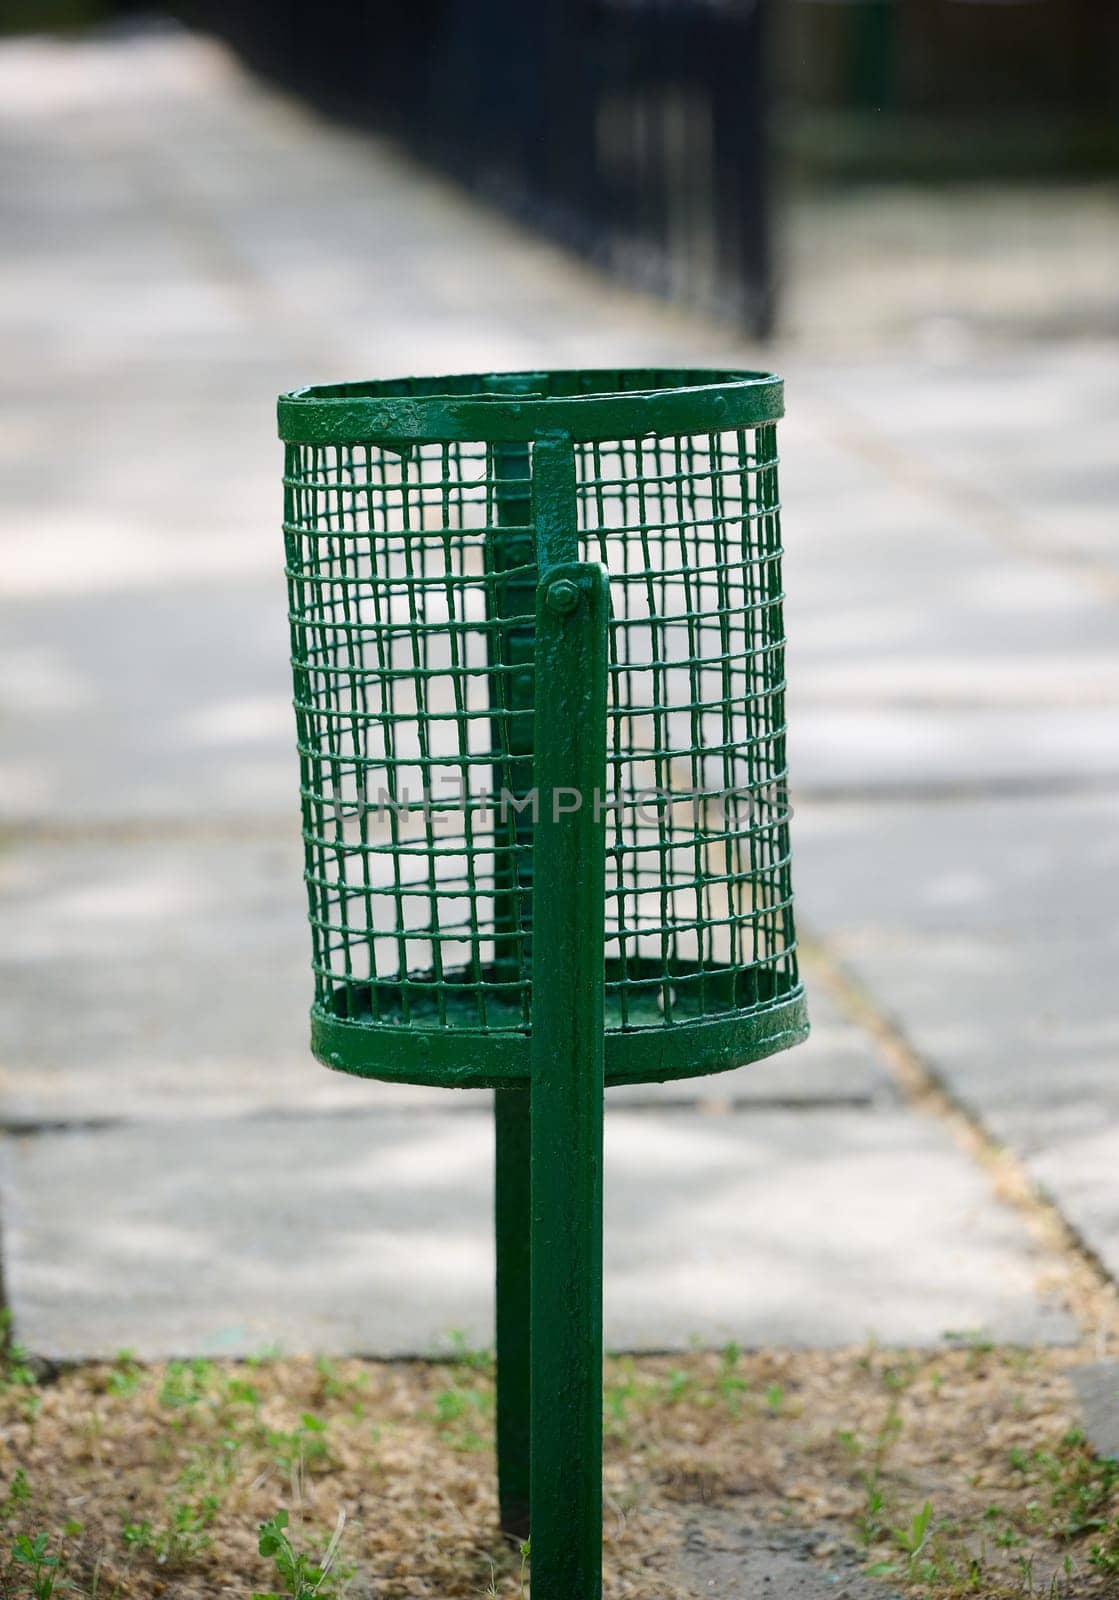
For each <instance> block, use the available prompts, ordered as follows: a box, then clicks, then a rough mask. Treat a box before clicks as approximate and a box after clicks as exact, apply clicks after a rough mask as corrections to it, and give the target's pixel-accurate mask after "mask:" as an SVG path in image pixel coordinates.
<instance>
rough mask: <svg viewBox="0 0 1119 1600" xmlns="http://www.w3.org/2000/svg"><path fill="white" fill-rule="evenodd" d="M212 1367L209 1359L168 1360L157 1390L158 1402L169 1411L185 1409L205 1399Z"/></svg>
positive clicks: (211, 1378) (212, 1370)
mask: <svg viewBox="0 0 1119 1600" xmlns="http://www.w3.org/2000/svg"><path fill="white" fill-rule="evenodd" d="M213 1375H214V1369H213V1366H212V1365H211V1363H210V1362H209V1361H204V1360H202V1359H201V1358H196V1359H195V1360H193V1361H169V1362H168V1363H167V1370H166V1372H165V1373H164V1376H163V1383H162V1385H161V1387H160V1391H159V1403H160V1405H161V1406H166V1407H167V1409H168V1410H170V1411H182V1410H187V1409H189V1408H190V1407H191V1406H196V1405H200V1404H201V1402H202V1401H203V1400H205V1399H206V1396H207V1393H208V1391H209V1389H210V1385H211V1382H212V1380H213Z"/></svg>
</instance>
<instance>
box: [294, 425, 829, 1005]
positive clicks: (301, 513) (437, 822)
mask: <svg viewBox="0 0 1119 1600" xmlns="http://www.w3.org/2000/svg"><path fill="white" fill-rule="evenodd" d="M574 451H575V460H576V473H577V515H578V527H579V542H580V553H581V557H582V558H583V559H587V560H596V561H601V562H602V563H603V565H604V566H605V567H606V569H607V571H608V573H609V576H610V595H611V609H612V617H611V622H610V638H609V660H610V672H609V704H608V718H609V720H608V729H609V733H608V749H607V752H606V756H607V792H606V793H605V794H604V795H603V796H602V797H600V803H601V804H602V805H604V806H605V808H606V817H607V860H606V883H607V888H606V894H607V904H606V919H607V945H606V960H607V965H606V994H607V1028H608V1031H616V1030H632V1029H658V1028H661V1029H664V1028H672V1027H674V1026H677V1025H679V1024H681V1023H688V1022H693V1021H696V1020H702V1019H705V1018H709V1017H715V1016H725V1015H727V1014H728V1013H735V1012H743V1013H745V1012H750V1011H752V1010H758V1009H760V1008H764V1007H767V1006H772V1005H774V1004H775V1003H777V1002H779V1001H781V1000H782V999H783V998H787V997H789V996H791V995H794V994H795V993H797V992H798V989H799V985H798V977H797V963H796V940H795V935H794V929H793V921H792V897H791V888H790V876H789V842H788V807H787V799H786V793H785V783H786V761H785V714H784V628H783V621H782V592H781V561H780V558H781V547H780V525H779V504H778V498H777V449H776V432H775V428H774V426H773V425H772V424H769V423H766V424H760V425H757V426H754V427H750V428H733V429H727V430H725V431H716V432H703V433H701V434H691V435H680V434H675V435H672V436H667V437H665V436H653V437H642V438H621V439H612V440H597V439H596V440H591V441H586V442H578V441H576V443H575V446H574ZM531 474H532V443H531V441H530V440H526V441H523V442H521V441H516V440H514V441H506V442H500V441H499V442H490V443H486V442H484V441H477V442H470V441H462V440H452V441H447V442H417V443H405V444H401V445H398V446H391V447H390V446H388V445H386V444H383V443H378V444H373V443H353V444H340V443H330V444H317V443H300V442H296V443H289V444H288V445H287V450H286V470H285V484H286V513H285V530H286V537H287V558H288V562H287V573H288V582H289V589H290V612H291V628H292V654H293V669H294V681H295V706H296V717H297V727H298V743H299V754H300V762H301V793H302V811H303V836H304V841H305V848H306V880H307V888H308V895H309V909H310V922H311V928H312V936H313V967H314V973H315V980H316V1006H317V1008H318V1009H319V1010H320V1011H322V1012H323V1013H326V1014H329V1015H330V1016H331V1017H333V1018H337V1019H338V1020H340V1021H350V1022H356V1023H360V1024H363V1025H368V1026H373V1027H375V1026H377V1025H379V1024H380V1025H391V1027H392V1028H393V1029H394V1030H400V1029H402V1028H403V1029H425V1030H429V1029H433V1028H434V1029H461V1028H465V1029H468V1030H471V1031H472V1032H473V1033H475V1034H481V1035H489V1034H495V1033H506V1032H510V1031H512V1032H519V1033H526V1032H527V1031H528V1029H529V1027H530V1023H531V1003H532V995H531V953H532V837H533V816H532V796H531V792H532V750H533V726H532V723H533V711H532V705H533V672H534V665H533V653H534V651H533V644H534V637H533V633H534V614H535V603H536V602H535V597H536V585H537V572H536V567H535V565H534V560H535V550H534V543H533V529H532V524H531Z"/></svg>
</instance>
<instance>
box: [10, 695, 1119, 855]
mask: <svg viewBox="0 0 1119 1600" xmlns="http://www.w3.org/2000/svg"><path fill="white" fill-rule="evenodd" d="M977 709H978V708H977ZM1116 793H1119V769H1117V770H1116V772H1115V773H1114V774H1112V773H1106V772H1105V773H1086V774H1084V775H1081V776H1075V775H1073V776H1068V777H1064V776H1059V775H1052V776H1043V777H1040V778H1036V779H1035V778H1030V777H1028V776H1007V777H1005V778H999V777H995V778H987V779H984V780H983V781H982V782H980V783H967V782H960V781H957V780H950V781H948V782H944V783H937V782H929V781H927V780H921V781H920V782H914V783H908V782H889V783H885V784H880V785H877V786H875V787H873V788H869V787H864V786H862V785H859V784H846V783H834V784H832V783H819V784H808V785H805V786H803V787H797V788H794V789H793V791H792V800H793V803H794V805H796V804H802V805H833V804H834V805H881V806H889V805H895V804H898V803H917V802H921V803H926V802H927V803H929V804H934V805H955V804H960V803H965V804H966V803H973V802H977V801H983V800H1003V799H1007V800H1018V799H1021V800H1033V799H1038V800H1044V799H1050V798H1057V799H1059V798H1065V797H1069V798H1075V797H1076V796H1078V795H1109V794H1116ZM254 838H256V839H259V840H260V841H261V842H262V843H269V844H276V843H293V842H294V843H298V840H299V830H298V822H297V821H296V820H291V819H288V818H287V817H284V818H281V817H279V816H278V815H271V816H269V815H264V814H260V815H257V816H250V815H243V816H237V815H231V816H228V817H222V816H215V817H212V818H209V819H206V818H199V817H197V816H189V817H106V818H103V819H97V820H95V821H88V822H80V821H69V820H67V819H65V818H59V819H58V820H56V821H41V820H39V819H36V818H33V817H26V818H25V817H14V818H10V819H8V820H7V821H0V850H5V849H12V848H13V847H15V846H19V845H39V844H44V845H46V844H76V845H81V844H91V845H97V844H107V845H111V844H165V843H175V842H183V843H192V842H195V841H197V842H198V843H200V844H201V843H207V842H209V843H226V842H228V843H244V842H245V841H246V840H252V839H254Z"/></svg>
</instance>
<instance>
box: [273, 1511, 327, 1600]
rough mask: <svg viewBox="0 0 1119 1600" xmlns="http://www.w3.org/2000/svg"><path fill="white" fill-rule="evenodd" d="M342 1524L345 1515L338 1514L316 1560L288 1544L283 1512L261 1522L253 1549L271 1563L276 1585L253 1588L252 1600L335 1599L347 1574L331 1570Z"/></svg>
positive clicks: (289, 1542) (286, 1518)
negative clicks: (268, 1587) (328, 1537)
mask: <svg viewBox="0 0 1119 1600" xmlns="http://www.w3.org/2000/svg"><path fill="white" fill-rule="evenodd" d="M344 1526H345V1515H344V1513H339V1517H338V1525H337V1527H336V1528H335V1530H334V1536H333V1538H332V1539H331V1541H330V1543H329V1545H328V1546H327V1548H326V1553H325V1554H324V1556H323V1558H322V1560H321V1562H316V1561H314V1560H313V1559H312V1558H311V1557H310V1556H309V1555H307V1554H305V1553H304V1552H303V1551H301V1550H296V1548H295V1546H294V1545H293V1544H292V1542H291V1539H290V1538H289V1536H288V1531H287V1529H288V1514H287V1512H286V1511H277V1513H276V1515H275V1516H274V1517H270V1518H269V1520H268V1521H267V1522H262V1523H261V1524H260V1538H259V1541H258V1545H257V1548H258V1550H259V1551H260V1554H261V1555H262V1556H264V1557H266V1558H267V1559H268V1560H270V1561H271V1562H272V1565H273V1567H274V1568H275V1573H276V1578H277V1580H278V1582H279V1585H280V1587H279V1589H278V1590H277V1589H270V1590H268V1591H266V1592H263V1593H262V1592H261V1591H259V1590H257V1591H254V1593H253V1600H285V1597H287V1600H338V1597H339V1596H340V1594H341V1590H340V1588H339V1584H345V1583H346V1582H347V1581H348V1578H349V1576H350V1574H349V1573H347V1572H346V1571H344V1570H340V1571H337V1572H336V1571H334V1567H335V1563H336V1560H337V1555H338V1549H339V1546H340V1544H341V1540H342V1529H343V1527H344Z"/></svg>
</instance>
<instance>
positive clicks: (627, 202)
mask: <svg viewBox="0 0 1119 1600" xmlns="http://www.w3.org/2000/svg"><path fill="white" fill-rule="evenodd" d="M0 30H2V31H0V290H2V292H0V329H2V334H3V349H4V356H5V384H4V389H3V393H2V394H0V417H2V419H3V420H2V428H0V540H2V541H3V547H4V558H3V566H2V569H0V612H2V614H3V615H2V627H0V726H2V729H3V740H2V745H0V846H2V848H0V875H2V885H3V893H4V897H5V904H6V914H5V917H4V919H3V924H2V930H0V1125H2V1130H3V1131H2V1133H0V1161H2V1167H0V1171H2V1175H3V1180H2V1181H3V1189H2V1194H0V1252H2V1259H3V1274H4V1289H5V1293H6V1295H7V1299H8V1302H9V1304H10V1306H11V1308H12V1311H13V1316H14V1319H15V1324H16V1328H17V1332H18V1333H19V1336H20V1337H21V1338H22V1339H23V1341H24V1342H25V1343H26V1344H28V1345H29V1346H30V1347H31V1348H32V1349H34V1350H36V1351H40V1352H43V1353H46V1354H50V1355H59V1356H84V1355H90V1354H106V1353H107V1354H113V1353H115V1351H116V1350H118V1349H119V1348H121V1347H122V1346H127V1347H130V1348H133V1349H136V1350H137V1351H139V1352H140V1353H141V1354H144V1355H158V1354H183V1353H186V1352H190V1351H197V1352H206V1353H212V1352H221V1351H227V1352H230V1353H234V1352H237V1351H252V1350H254V1349H258V1348H260V1347H261V1346H262V1345H263V1344H268V1343H274V1342H280V1343H283V1344H284V1345H286V1346H287V1347H288V1348H295V1349H298V1348H306V1347H315V1348H322V1349H336V1350H356V1351H368V1352H375V1353H376V1352H386V1351H387V1352H392V1351H400V1350H416V1349H422V1348H427V1347H429V1346H430V1345H431V1344H432V1342H434V1341H437V1340H438V1339H439V1338H440V1337H441V1336H442V1335H443V1334H445V1332H446V1330H447V1328H448V1327H452V1326H454V1327H459V1328H462V1329H464V1330H466V1332H467V1333H468V1334H469V1336H470V1337H472V1338H475V1337H476V1338H478V1339H480V1340H485V1339H488V1338H489V1337H490V1336H491V1326H490V1312H489V1305H488V1297H489V1288H488V1274H489V1271H490V1266H491V1263H490V1258H489V1251H490V1248H491V1246H490V1230H489V1223H488V1216H487V1209H488V1206H489V1204H490V1194H489V1188H488V1184H489V1160H490V1156H489V1139H490V1131H489V1119H488V1116H484V1115H481V1114H480V1113H481V1112H483V1111H485V1110H487V1109H488V1106H487V1103H486V1102H485V1101H484V1099H480V1098H479V1097H476V1096H470V1095H459V1096H449V1097H447V1096H440V1095H438V1094H435V1093H427V1092H424V1091H419V1090H407V1089H403V1088H399V1087H397V1088H389V1087H386V1086H375V1085H372V1084H362V1083H358V1082H350V1081H348V1080H345V1079H342V1078H335V1077H333V1076H332V1075H330V1074H328V1073H326V1072H325V1071H323V1070H322V1069H320V1068H318V1067H316V1066H315V1065H314V1064H313V1063H312V1061H311V1059H310V1056H309V1053H308V1050H307V1046H306V1031H307V1030H306V1007H307V1004H308V1003H309V998H310V982H309V968H308V945H307V937H306V926H305V914H304V903H303V896H302V885H301V882H300V873H301V854H300V843H299V837H298V796H297V767H296V761H295V756H294V730H293V726H292V720H291V713H290V690H289V684H288V664H287V656H288V643H287V621H286V598H285V594H284V584H283V575H282V546H281V540H280V531H279V518H280V468H281V454H280V449H279V446H278V444H277V442H276V440H275V430H274V422H273V401H274V397H275V395H276V394H277V393H278V392H279V391H280V390H283V389H288V388H291V387H294V386H296V385H298V384H302V383H310V382H331V381H337V380H342V379H353V378H366V377H375V376H390V375H394V374H398V373H399V374H402V373H421V372H434V373H438V372H454V371H466V370H478V369H480V370H485V371H489V370H493V369H498V368H517V367H525V368H539V367H543V366H561V365H596V366H600V365H607V364H615V363H617V364H625V363H632V364H635V365H645V364H680V365H702V364H705V363H707V364H713V365H718V366H724V367H725V366H733V365H742V366H747V367H749V366H761V367H767V368H769V367H772V368H773V369H775V370H778V371H780V372H781V373H782V374H783V375H784V376H785V378H786V380H787V407H788V415H787V418H786V420H785V422H784V424H783V425H782V428H781V430H780V437H781V454H782V465H781V473H782V492H783V502H784V538H785V546H786V586H787V590H788V597H789V598H788V628H789V637H790V652H789V699H788V705H789V717H790V730H791V736H790V759H791V767H792V779H793V801H794V808H795V813H796V815H795V820H794V849H795V856H796V887H797V893H798V901H799V905H800V922H801V926H802V928H803V930H804V932H805V935H806V937H805V959H806V974H807V981H808V984H809V996H810V1002H811V1009H812V1014H813V1019H814V1024H815V1031H814V1035H813V1040H812V1042H811V1043H810V1044H809V1045H807V1046H805V1047H804V1048H803V1049H802V1050H799V1051H797V1052H795V1053H794V1054H792V1055H790V1056H788V1057H778V1058H775V1059H774V1060H773V1061H771V1062H769V1063H765V1064H763V1065H761V1066H758V1067H753V1068H748V1069H743V1070H742V1071H739V1072H735V1073H733V1074H730V1075H728V1076H727V1077H726V1078H723V1079H716V1080H708V1081H701V1082H699V1083H698V1084H696V1085H693V1086H688V1085H677V1086H675V1087H674V1088H672V1089H671V1091H669V1090H668V1089H664V1090H641V1091H621V1092H619V1094H618V1095H617V1097H616V1098H615V1099H614V1100H613V1103H612V1109H611V1113H610V1118H609V1139H610V1163H611V1165H610V1189H609V1194H610V1201H609V1203H610V1206H611V1208H612V1212H611V1218H610V1222H609V1231H608V1239H609V1241H610V1242H609V1250H608V1267H609V1294H610V1318H609V1330H610V1338H611V1341H612V1342H613V1343H614V1344H616V1345H631V1346H645V1347H655V1348H663V1347H665V1346H666V1345H670V1344H673V1343H686V1342H688V1341H689V1340H690V1339H692V1338H699V1339H701V1340H703V1341H704V1342H723V1341H725V1340H726V1339H727V1338H735V1339H738V1340H739V1341H740V1342H741V1343H743V1344H744V1345H753V1344H758V1343H760V1342H766V1341H770V1342H784V1343H794V1344H798V1343H799V1344H809V1345H811V1344H843V1343H848V1342H854V1341H857V1340H859V1339H861V1338H863V1337H865V1335H866V1334H867V1333H874V1334H875V1335H876V1336H878V1337H880V1338H882V1339H883V1340H886V1341H894V1342H898V1343H906V1342H909V1343H921V1342H930V1341H935V1340H937V1339H939V1338H941V1337H942V1336H943V1335H944V1334H945V1333H946V1332H947V1331H949V1330H953V1329H955V1330H960V1329H977V1328H978V1329H983V1330H986V1331H987V1332H988V1333H990V1334H991V1335H992V1336H995V1337H1000V1338H1022V1339H1034V1338H1041V1339H1066V1338H1070V1337H1072V1336H1073V1332H1074V1318H1073V1317H1072V1313H1071V1310H1070V1306H1069V1303H1068V1300H1067V1296H1066V1295H1064V1293H1063V1290H1062V1288H1061V1277H1060V1272H1059V1271H1058V1270H1057V1269H1058V1267H1059V1263H1056V1264H1055V1262H1054V1260H1053V1259H1051V1256H1050V1254H1049V1253H1048V1246H1045V1245H1043V1244H1042V1243H1039V1240H1038V1237H1037V1235H1036V1232H1035V1231H1031V1227H1030V1225H1029V1218H1028V1216H1027V1213H1026V1210H1023V1207H1022V1206H1021V1205H1015V1204H1013V1203H1011V1200H1010V1199H1008V1194H1010V1193H1014V1194H1018V1195H1019V1196H1021V1195H1030V1194H1033V1195H1035V1196H1036V1195H1037V1194H1044V1195H1045V1196H1048V1197H1049V1198H1050V1199H1051V1200H1052V1201H1053V1202H1054V1203H1055V1204H1056V1206H1057V1207H1058V1209H1059V1211H1060V1213H1061V1215H1062V1216H1063V1217H1064V1219H1065V1221H1066V1222H1067V1223H1068V1225H1069V1227H1070V1228H1071V1229H1072V1230H1073V1233H1074V1235H1075V1236H1076V1237H1077V1238H1078V1239H1079V1241H1080V1242H1081V1243H1082V1244H1083V1245H1085V1246H1086V1247H1087V1248H1088V1249H1089V1250H1090V1252H1091V1253H1092V1254H1093V1256H1094V1257H1095V1258H1096V1259H1097V1260H1098V1261H1099V1262H1100V1263H1102V1270H1104V1271H1106V1272H1108V1273H1111V1274H1117V1273H1119V1182H1117V1180H1116V1177H1115V1174H1116V1173H1117V1172H1119V1124H1117V1122H1116V1116H1115V1113H1116V1111H1117V1109H1119V1074H1117V1073H1116V1071H1115V1067H1116V1063H1117V1060H1119V986H1117V985H1116V983H1115V979H1114V973H1115V970H1116V960H1117V958H1119V926H1117V920H1116V915H1115V904H1116V892H1115V888H1116V882H1117V874H1119V812H1117V809H1116V804H1115V802H1116V797H1117V795H1119V448H1117V441H1119V10H1117V9H1116V7H1115V6H1114V5H1112V4H1109V3H1107V0H783V3H778V0H768V3H767V0H723V3H720V0H567V3H563V0H547V3H545V0H539V3H537V4H534V5H523V4H520V5H518V4H516V3H514V0H473V3H469V4H468V3H466V0H412V3H410V4H407V5H403V4H395V3H394V4H381V5H378V6H375V5H372V4H359V3H355V0H328V3H322V4H318V5H315V6H310V5H299V4H295V3H293V0H275V3H271V4H268V5H265V4H263V3H253V0H227V3H225V4H222V5H208V4H206V3H197V4H192V5H186V4H184V5H183V6H181V7H168V8H167V9H166V10H165V11H163V12H160V13H158V14H156V13H152V12H151V11H150V10H148V9H143V10H141V9H139V8H136V7H129V6H119V5H100V4H95V3H89V4H83V3H80V0H75V3H62V0H59V3H57V4H50V3H45V4H35V5H32V4H21V3H20V0H8V4H7V6H6V8H5V11H4V13H3V16H2V18H0ZM448 1101H450V1102H453V1103H451V1104H449V1103H448ZM938 1108H939V1109H938ZM953 1118H956V1119H957V1120H956V1121H953ZM961 1129H967V1130H970V1134H971V1136H972V1139H973V1142H972V1143H971V1144H970V1145H969V1143H968V1140H967V1138H963V1137H961ZM975 1141H978V1143H975ZM996 1148H997V1149H998V1150H1000V1151H1002V1152H1003V1154H1004V1157H1005V1160H1006V1161H1008V1162H1009V1163H1011V1165H1012V1167H1013V1170H1014V1172H1015V1173H1016V1174H1017V1178H1016V1185H1017V1186H1015V1184H1011V1185H1009V1186H1006V1185H1004V1186H1003V1189H1001V1190H999V1191H998V1192H996V1190H995V1189H994V1188H992V1185H991V1182H990V1178H989V1172H988V1168H987V1167H985V1166H984V1164H983V1162H981V1161H979V1160H977V1159H976V1154H975V1152H976V1150H977V1149H986V1150H988V1152H991V1151H994V1150H995V1149H996ZM1027 1209H1028V1208H1027ZM915 1238H919V1239H920V1240H921V1249H920V1251H919V1252H916V1251H914V1249H913V1240H914V1239H915Z"/></svg>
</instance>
